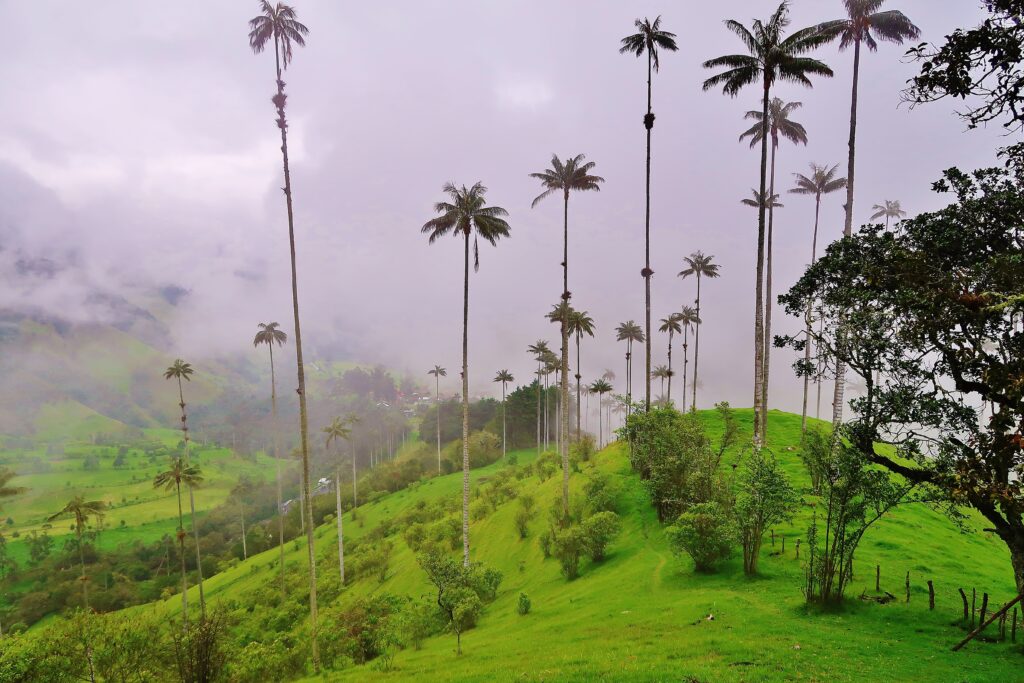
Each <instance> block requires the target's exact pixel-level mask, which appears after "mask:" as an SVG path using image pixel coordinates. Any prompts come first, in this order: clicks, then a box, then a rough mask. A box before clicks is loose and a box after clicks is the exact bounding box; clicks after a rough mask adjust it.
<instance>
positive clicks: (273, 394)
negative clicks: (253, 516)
mask: <svg viewBox="0 0 1024 683" xmlns="http://www.w3.org/2000/svg"><path fill="white" fill-rule="evenodd" d="M267 346H268V347H269V348H270V413H271V429H272V430H273V434H274V438H273V444H274V462H275V464H276V465H277V549H278V555H279V558H278V560H279V561H278V580H279V582H280V584H281V594H282V596H283V595H284V511H283V509H282V497H283V496H282V494H281V488H282V487H281V442H280V439H281V437H280V433H281V430H280V425H278V424H277V377H275V375H274V340H273V339H271V340H270V341H269V342H268V343H267Z"/></svg>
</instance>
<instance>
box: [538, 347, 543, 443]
mask: <svg viewBox="0 0 1024 683" xmlns="http://www.w3.org/2000/svg"><path fill="white" fill-rule="evenodd" d="M540 393H541V364H540V359H539V358H538V360H537V455H540V454H541V453H542V452H543V450H544V449H543V447H542V444H543V442H542V440H541V435H540Z"/></svg>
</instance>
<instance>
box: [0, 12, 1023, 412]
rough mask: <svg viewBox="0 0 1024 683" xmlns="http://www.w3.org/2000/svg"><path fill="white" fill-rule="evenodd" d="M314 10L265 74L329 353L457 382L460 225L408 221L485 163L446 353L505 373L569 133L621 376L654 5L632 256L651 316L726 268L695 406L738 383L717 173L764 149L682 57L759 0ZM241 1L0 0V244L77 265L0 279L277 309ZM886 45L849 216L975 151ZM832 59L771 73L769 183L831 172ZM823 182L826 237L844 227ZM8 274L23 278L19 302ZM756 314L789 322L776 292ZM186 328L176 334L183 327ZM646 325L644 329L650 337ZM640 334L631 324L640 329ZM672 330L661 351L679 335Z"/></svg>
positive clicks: (740, 330) (544, 240)
mask: <svg viewBox="0 0 1024 683" xmlns="http://www.w3.org/2000/svg"><path fill="white" fill-rule="evenodd" d="M888 6H891V8H894V9H901V10H903V11H904V12H906V14H908V15H909V16H910V18H911V19H912V20H914V21H915V22H916V23H917V24H918V25H919V26H920V28H921V30H922V34H923V39H926V40H930V41H935V42H940V41H941V40H942V37H943V35H945V34H946V33H948V32H949V31H950V30H952V29H953V28H954V27H958V26H970V25H974V24H976V23H978V21H979V19H980V17H981V16H982V12H981V10H980V7H979V6H980V2H978V1H974V0H890V2H888V3H887V7H888ZM295 7H296V10H297V12H298V14H299V18H300V20H302V21H303V22H304V23H306V24H307V25H308V26H309V28H310V35H309V39H308V46H307V47H306V48H305V49H297V51H296V54H295V59H294V63H293V65H292V67H291V68H290V69H289V71H288V72H287V75H286V76H285V80H286V81H287V84H288V85H287V89H288V93H289V100H288V101H289V110H288V111H289V116H290V123H291V128H290V131H291V136H290V143H291V144H290V151H291V159H292V178H293V185H294V197H295V206H296V211H297V214H296V233H297V242H298V262H299V268H300V283H299V286H300V303H301V306H302V311H303V326H304V330H303V332H304V337H305V338H306V340H307V344H309V345H310V346H311V347H314V348H317V349H332V353H334V354H336V355H337V356H338V357H339V358H346V359H354V360H358V361H362V362H382V363H385V364H388V365H389V366H391V367H394V368H396V369H397V370H400V371H404V370H408V371H410V372H412V373H414V374H415V375H417V376H420V375H422V376H423V379H424V381H425V380H426V379H427V377H426V375H425V371H426V370H427V368H429V367H432V366H433V364H434V363H440V364H442V365H445V366H447V367H448V368H449V371H450V372H449V378H448V382H449V383H450V384H451V386H450V387H449V388H450V389H451V390H454V389H455V388H456V385H457V382H458V372H457V368H458V365H459V363H460V355H459V354H460V344H461V337H460V332H461V330H460V325H461V314H462V301H461V294H462V262H461V260H462V250H461V248H460V244H459V243H458V242H456V241H455V240H454V239H452V240H450V241H448V240H444V241H442V242H440V243H437V244H435V245H433V246H428V245H427V240H426V238H425V236H423V235H421V234H420V232H419V228H420V226H421V225H422V224H423V223H424V221H426V220H428V219H429V218H431V217H432V214H431V206H432V204H433V202H435V201H438V200H439V199H441V193H440V190H441V186H442V184H443V183H444V182H445V181H448V180H452V181H455V182H456V183H460V184H461V183H466V184H470V183H473V182H475V181H477V180H481V181H483V182H484V184H485V185H487V187H488V188H489V192H488V199H489V201H490V202H491V203H493V204H497V205H500V206H503V207H505V208H506V209H508V211H509V213H510V214H511V215H510V218H509V222H510V224H511V226H512V236H511V238H510V239H508V240H506V241H503V242H501V243H500V244H499V246H498V247H497V248H496V249H494V248H491V247H490V246H487V245H482V247H481V265H480V272H479V273H477V274H473V275H472V279H471V283H470V326H471V329H470V348H471V357H470V376H471V380H472V383H473V387H474V391H475V392H476V391H492V390H493V389H494V386H493V385H492V384H491V383H490V379H491V378H492V377H493V376H494V373H495V371H496V370H497V369H499V368H502V367H508V368H510V369H511V370H512V371H513V373H514V374H515V375H516V376H517V379H526V378H527V376H528V373H529V370H530V368H531V367H532V363H531V362H530V360H529V357H528V355H527V354H526V346H527V345H528V344H530V343H532V342H533V341H534V340H536V339H538V338H547V339H549V340H550V341H552V342H553V345H554V346H557V344H556V343H554V342H556V340H557V337H558V332H557V328H556V327H555V326H554V325H552V324H550V323H548V322H547V321H546V320H544V318H543V317H542V316H543V314H544V313H545V312H546V311H547V310H548V309H549V308H550V306H551V305H552V304H554V303H555V302H556V300H557V298H558V295H559V293H560V289H561V270H560V267H559V262H560V260H561V215H562V214H561V205H560V200H559V199H558V198H557V197H552V198H551V199H548V200H546V201H544V202H542V203H541V204H540V205H539V206H538V207H537V208H535V209H531V208H530V202H531V200H532V199H533V198H534V197H535V196H536V195H537V194H538V193H539V187H538V184H537V181H535V180H533V179H530V178H528V176H527V174H528V173H530V172H532V171H540V170H543V169H544V168H546V167H547V166H548V163H549V160H550V157H551V154H552V153H557V154H559V155H560V156H562V157H563V158H564V157H567V156H571V155H575V154H579V153H585V154H586V155H587V157H588V159H590V160H592V161H595V162H596V163H597V168H596V172H597V173H598V174H600V175H602V176H604V178H605V179H606V181H607V182H606V183H605V185H604V187H603V189H602V191H601V192H600V193H587V194H580V195H575V196H574V197H573V198H572V200H571V202H570V221H571V222H570V289H572V291H573V292H574V297H573V303H574V305H575V306H577V307H579V308H583V309H586V310H588V311H589V312H590V313H591V315H592V316H593V317H594V318H595V320H596V322H597V327H598V330H597V339H596V340H594V341H590V340H587V341H586V343H585V346H584V351H583V364H582V365H583V373H584V377H585V379H587V380H588V381H589V380H592V379H593V378H594V377H595V375H596V374H599V373H600V372H601V371H602V370H603V369H604V368H612V369H613V370H615V371H616V373H617V374H618V376H619V378H620V379H619V380H618V381H617V382H616V384H617V387H616V388H617V389H621V388H622V387H621V384H622V378H623V377H624V373H623V368H622V365H623V352H624V349H623V348H622V347H621V345H620V344H616V343H615V341H614V327H615V325H616V324H617V323H619V322H622V321H624V320H626V319H630V318H632V319H634V320H636V321H637V322H640V323H642V320H643V314H644V309H643V280H642V278H641V277H640V269H641V268H642V267H643V196H644V195H643V190H644V187H643V165H644V129H643V126H642V117H643V114H644V107H645V101H644V98H645V87H646V83H645V80H646V73H645V66H646V64H645V62H644V61H641V60H638V59H636V58H635V57H632V56H624V55H620V54H619V53H618V46H619V40H620V39H621V38H622V37H623V36H624V35H626V34H627V33H632V32H633V30H632V29H633V26H632V22H633V20H634V19H635V18H636V17H640V16H645V15H646V16H652V17H653V16H654V15H657V14H661V15H662V21H663V24H664V28H665V29H667V30H670V31H673V32H675V33H676V34H678V39H679V45H680V50H679V52H678V53H675V54H663V55H662V69H661V72H660V73H658V74H656V75H655V79H654V110H655V113H656V114H657V124H656V126H655V128H654V151H653V171H652V176H653V177H652V197H653V199H652V228H651V232H652V261H653V262H652V267H653V269H654V271H655V273H656V275H655V276H654V279H653V293H654V299H653V301H654V303H653V312H654V316H655V318H656V319H657V318H661V317H664V316H665V315H667V314H668V313H670V312H671V311H674V310H678V309H679V308H680V307H681V306H682V305H684V304H689V303H692V301H693V299H694V295H695V287H694V282H693V281H692V280H687V281H682V280H680V279H679V278H677V277H676V273H677V272H679V271H680V270H681V269H682V267H683V266H682V258H683V256H684V255H686V254H689V253H691V252H693V251H695V250H697V249H700V250H703V251H704V252H705V253H709V254H713V255H714V257H715V260H716V261H717V262H718V263H719V264H721V268H722V277H721V279H719V280H717V281H710V282H707V283H706V286H705V287H703V292H702V293H703V301H702V309H703V319H704V325H703V327H702V342H703V344H702V352H703V353H702V358H701V364H700V367H701V381H702V385H703V389H702V395H703V396H704V397H706V398H705V400H704V403H705V405H707V404H709V403H711V402H712V401H715V400H721V399H728V400H730V401H732V402H733V403H734V404H735V405H749V404H750V402H751V399H750V395H751V385H752V380H751V378H752V361H751V358H750V356H751V348H752V343H751V337H752V324H751V323H752V314H753V285H754V275H753V272H754V258H755V238H756V212H755V211H754V210H752V209H750V208H748V207H745V206H742V205H741V204H740V203H739V200H740V199H742V198H744V197H747V196H749V193H750V188H752V187H755V186H756V185H757V183H758V161H759V159H758V155H757V153H756V152H755V151H751V150H750V149H748V147H747V145H746V144H745V143H742V144H741V143H739V142H738V141H737V136H738V135H739V133H740V132H742V131H743V130H744V129H745V128H747V127H748V126H749V123H748V122H746V121H744V120H743V118H742V117H743V113H744V112H745V111H747V110H748V109H755V108H759V102H758V92H756V89H754V90H750V91H748V92H746V93H744V94H743V95H741V96H740V97H738V98H736V99H730V98H728V97H725V96H723V95H722V94H720V93H718V92H708V93H704V92H702V91H701V83H702V82H703V80H704V78H706V77H707V76H708V75H710V74H708V73H707V72H705V70H704V69H702V67H701V66H700V64H701V62H702V61H703V60H705V59H708V58H711V57H716V56H719V55H721V54H726V53H733V52H738V51H740V44H739V42H738V40H737V39H736V38H735V36H733V35H732V34H731V33H729V32H727V31H726V29H725V28H724V27H723V25H722V20H723V19H727V18H735V19H738V20H740V21H743V22H744V23H748V22H749V21H750V20H751V19H752V18H754V17H763V16H765V15H767V14H769V13H770V12H771V11H772V10H773V9H774V2H767V1H766V0H721V1H720V2H716V3H683V2H680V1H678V0H677V1H675V2H670V1H668V0H662V1H661V2H646V1H645V2H629V3H625V2H617V1H613V0H604V1H594V0H587V1H586V2H584V1H583V0H579V1H569V0H565V1H559V2H552V1H551V0H544V1H532V0H531V1H519V2H505V3H498V2H479V1H475V2H454V1H440V0H436V1H434V0H431V1H422V0H417V1H412V0H410V1H406V2H384V1H381V2H362V3H354V2H345V3H342V2H333V1H331V2H329V1H327V0H296V2H295ZM841 8H842V4H841V3H840V2H839V0H802V1H801V0H797V2H795V3H794V5H793V12H792V14H793V28H799V27H802V26H805V25H809V24H812V23H816V22H818V21H822V20H826V19H832V18H837V16H838V15H839V13H840V11H841ZM256 9H257V3H256V2H239V1H237V0H233V1H232V2H226V1H225V2H208V1H203V0H179V1H178V2H174V3H157V2H128V1H127V0H122V1H109V2H101V3H69V2H65V1H63V0H60V1H58V0H34V1H33V2H23V3H15V2H6V3H0V25H3V26H4V27H5V28H6V31H5V34H6V36H7V37H6V38H5V47H6V54H7V58H6V59H4V60H2V61H0V82H2V83H3V88H4V91H5V97H4V105H3V107H0V200H2V201H0V245H6V246H7V247H8V250H7V251H8V252H11V249H10V247H12V246H13V247H14V248H16V249H21V250H24V251H25V252H27V253H33V254H51V255H63V256H64V257H66V258H71V259H73V260H74V262H75V263H76V264H78V270H77V271H76V273H77V274H76V275H75V276H74V277H70V276H69V277H68V278H65V279H64V280H63V281H61V282H60V283H59V284H58V283H54V284H52V285H50V286H48V287H40V288H36V289H33V290H32V292H31V294H29V295H26V293H25V291H24V290H19V289H18V287H17V286H15V285H13V284H12V282H13V280H12V277H13V276H12V274H11V272H10V262H9V261H4V262H3V263H5V264H6V265H5V267H6V268H7V269H8V272H7V273H6V274H5V282H6V284H7V287H6V288H5V293H4V294H3V299H2V300H0V305H4V306H12V305H24V304H25V303H34V304H40V305H44V306H50V307H55V306H56V307H60V308H61V310H62V312H63V313H64V314H66V315H74V314H75V303H74V302H75V296H76V293H80V292H81V291H84V290H85V289H86V288H87V287H89V286H93V285H95V286H101V287H108V288H117V289H119V290H120V291H123V292H125V293H126V294H129V295H130V296H134V295H135V294H133V293H138V292H141V291H144V290H145V288H147V287H151V286H154V285H166V284H176V285H179V286H181V287H184V288H186V289H187V290H189V292H190V294H189V296H188V297H187V298H186V299H185V300H184V301H183V302H182V304H181V306H180V307H179V308H180V310H178V311H177V312H175V313H174V314H173V317H172V318H171V319H170V320H171V323H172V326H173V328H174V330H175V331H176V333H177V337H178V341H179V344H180V347H179V348H180V349H181V350H182V352H183V353H188V354H192V355H194V356H201V355H203V354H204V353H209V354H212V353H218V354H219V353H233V352H240V353H248V352H250V349H251V338H252V333H253V331H254V328H255V324H256V322H258V321H265V320H270V319H276V320H279V321H280V322H281V323H282V324H283V326H284V327H285V328H286V329H288V330H290V329H291V297H290V291H289V288H288V285H289V282H288V267H287V232H286V223H285V213H284V204H283V198H282V194H281V190H280V187H281V185H282V179H281V160H280V153H279V150H278V145H279V140H278V133H277V129H276V127H275V126H274V123H273V119H274V111H273V108H272V105H271V103H270V96H271V94H272V93H273V87H274V86H273V57H272V55H271V54H267V53H264V54H262V55H259V56H254V55H253V54H252V53H251V51H250V49H249V46H248V42H247V26H246V22H247V20H248V19H249V18H250V17H251V16H252V15H253V14H255V11H256ZM904 50H905V48H904V47H900V46H893V45H889V44H883V45H882V46H881V49H880V50H879V51H878V52H877V53H873V54H872V53H865V55H864V59H863V63H862V67H861V90H860V117H859V132H858V149H857V160H858V163H857V194H856V202H855V206H856V215H855V222H856V223H857V224H860V223H863V222H866V221H867V219H868V217H869V216H870V213H871V210H870V209H871V206H872V205H873V204H876V203H880V202H882V200H884V199H899V200H901V201H902V204H903V207H904V209H905V210H907V211H908V212H910V213H911V214H913V213H916V212H920V211H923V210H930V209H934V208H937V207H938V206H940V205H941V204H942V202H943V200H942V198H940V197H938V196H935V195H933V194H932V193H931V192H930V185H931V183H932V181H934V180H935V179H936V178H937V177H938V176H939V174H940V172H941V170H942V169H944V168H947V167H950V166H953V165H956V166H960V167H962V168H974V167H979V166H985V165H989V164H991V163H992V161H993V159H994V150H995V149H996V147H998V146H999V145H1000V144H1003V143H1004V142H1005V139H1004V138H1001V137H1000V133H1001V131H999V130H990V131H984V130H983V131H974V132H964V124H963V123H962V121H961V120H959V119H957V118H956V117H955V116H954V115H953V108H954V105H953V104H952V103H939V104H933V105H929V106H925V107H920V108H917V109H914V110H911V109H909V108H908V107H907V106H905V105H901V104H900V90H901V89H902V88H903V86H904V84H905V82H906V80H907V78H909V77H910V76H911V75H913V74H914V73H915V72H916V67H915V65H914V64H912V63H907V62H906V60H905V59H904V58H903V53H904ZM817 56H818V57H820V58H821V59H823V60H824V61H825V62H827V63H828V64H829V65H830V66H832V68H833V69H834V70H835V78H833V79H828V80H818V81H816V85H815V88H814V89H813V90H805V89H802V88H799V87H794V86H789V85H782V86H779V88H778V89H777V93H776V94H777V95H778V96H779V97H781V98H783V99H784V100H787V101H791V100H796V101H800V102H803V105H804V106H803V108H802V109H800V110H799V111H798V112H796V113H795V114H794V118H795V119H796V120H798V121H800V122H802V123H803V124H804V125H805V126H806V128H807V131H808V135H809V138H810V142H809V144H808V145H807V147H806V148H805V147H802V146H801V147H799V148H796V147H793V146H792V145H790V144H789V143H783V146H782V147H781V148H780V150H779V162H778V164H779V165H778V177H779V179H780V183H781V187H780V189H781V190H785V189H788V188H789V187H792V183H791V178H792V175H791V174H792V173H793V172H795V171H801V172H803V171H806V169H807V165H808V162H810V161H816V162H818V163H829V164H834V163H840V164H841V168H842V169H843V172H844V174H845V166H846V140H847V135H848V126H849V93H850V76H851V66H852V53H839V52H838V51H837V48H836V47H835V46H829V47H827V48H825V49H823V50H822V51H821V52H820V53H819V54H818V55H817ZM783 194H784V196H783V198H782V201H783V202H784V203H785V208H784V209H780V210H779V211H778V212H777V215H776V238H775V243H776V253H775V263H776V271H775V282H776V290H777V291H778V292H781V291H783V290H784V288H785V287H786V286H788V285H789V284H791V283H792V282H793V281H794V280H795V278H796V277H797V276H798V274H799V273H800V272H801V270H802V269H803V267H804V266H805V265H806V264H807V262H808V261H809V257H810V238H811V228H812V221H813V209H814V206H813V205H814V202H813V198H806V197H798V196H792V195H790V196H785V193H784V192H783ZM842 204H843V199H842V197H841V196H840V195H839V194H836V195H833V196H832V197H830V198H828V199H827V200H826V201H825V203H824V206H823V211H822V217H823V220H822V239H823V240H825V241H830V240H832V239H834V238H835V237H837V236H839V235H840V233H841V230H842V208H841V207H842ZM26 297H27V298H28V299H29V300H28V301H26ZM776 321H777V324H776V326H775V331H776V332H784V331H787V330H791V329H793V328H794V326H797V325H798V324H799V323H798V322H797V321H795V320H786V319H785V318H784V317H783V316H782V313H781V311H777V313H776ZM186 331H187V335H186ZM666 341H667V340H666V339H665V338H664V336H663V335H658V336H657V337H656V339H655V351H656V355H655V359H654V362H655V363H660V362H664V353H665V343H666ZM636 355H637V357H638V358H640V360H641V362H642V358H641V357H642V352H641V353H638V354H636ZM680 355H681V354H677V355H676V359H677V360H678V359H679V358H680ZM791 355H792V354H790V353H789V352H785V351H776V352H775V355H774V356H773V363H774V365H773V376H772V384H773V387H772V391H773V394H772V398H771V403H772V405H773V407H779V408H785V409H790V410H795V411H799V392H800V382H799V381H798V380H797V379H796V378H794V377H793V374H792V371H791V370H790V368H789V365H790V362H791V360H792V359H791Z"/></svg>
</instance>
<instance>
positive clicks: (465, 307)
mask: <svg viewBox="0 0 1024 683" xmlns="http://www.w3.org/2000/svg"><path fill="white" fill-rule="evenodd" d="M465 261H466V263H465V273H464V279H463V284H462V564H463V566H465V567H468V566H469V232H466V258H465Z"/></svg>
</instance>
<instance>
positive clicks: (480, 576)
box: [417, 550, 501, 654]
mask: <svg viewBox="0 0 1024 683" xmlns="http://www.w3.org/2000/svg"><path fill="white" fill-rule="evenodd" d="M417 559H418V561H419V564H420V567H421V568H422V569H423V571H424V572H425V573H426V575H427V579H428V580H429V581H430V583H431V584H433V585H434V588H435V589H436V590H437V606H438V608H439V609H440V610H441V612H442V613H443V614H444V615H445V618H446V620H447V623H448V627H449V628H451V629H452V631H453V632H454V633H455V635H456V638H457V642H458V653H459V654H462V633H463V632H464V631H465V630H467V629H469V628H472V627H473V626H474V625H475V624H476V621H477V619H478V618H479V616H480V613H481V612H482V611H483V603H484V601H485V600H488V601H489V600H493V599H494V596H495V594H496V591H497V587H498V584H500V582H501V573H500V572H496V571H493V570H487V569H485V568H484V567H483V566H481V565H479V564H469V565H467V564H465V563H463V564H461V565H460V564H459V563H458V562H456V561H455V560H453V559H452V558H450V557H448V556H447V555H445V554H444V553H442V552H439V551H437V550H431V551H429V552H426V553H422V554H420V555H419V556H418V557H417Z"/></svg>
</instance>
